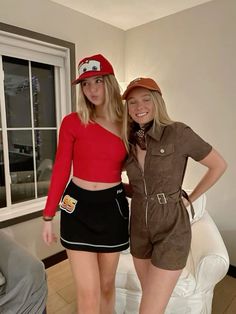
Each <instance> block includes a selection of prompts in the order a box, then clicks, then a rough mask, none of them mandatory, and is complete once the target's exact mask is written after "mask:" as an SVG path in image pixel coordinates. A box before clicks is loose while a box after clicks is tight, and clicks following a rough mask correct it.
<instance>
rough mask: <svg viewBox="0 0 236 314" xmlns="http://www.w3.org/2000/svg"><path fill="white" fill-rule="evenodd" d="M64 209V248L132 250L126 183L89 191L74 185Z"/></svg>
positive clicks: (66, 195)
mask: <svg viewBox="0 0 236 314" xmlns="http://www.w3.org/2000/svg"><path fill="white" fill-rule="evenodd" d="M60 209H61V223H60V227H61V244H62V245H63V246H64V247H65V248H67V249H70V250H78V251H89V252H101V253H102V252H104V253H105V252H120V251H122V250H125V249H127V248H128V247H129V231H128V230H129V206H128V201H127V199H126V196H125V192H124V188H123V185H122V183H121V184H119V185H117V186H115V187H112V188H109V189H105V190H99V191H89V190H85V189H82V188H80V187H79V186H77V185H76V184H75V183H73V181H70V183H69V184H68V186H67V187H66V189H65V191H64V194H63V197H62V200H61V203H60Z"/></svg>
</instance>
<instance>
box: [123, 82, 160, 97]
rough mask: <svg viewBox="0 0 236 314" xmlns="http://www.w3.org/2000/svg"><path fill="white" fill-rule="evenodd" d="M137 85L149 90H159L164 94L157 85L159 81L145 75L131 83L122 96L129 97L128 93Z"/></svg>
mask: <svg viewBox="0 0 236 314" xmlns="http://www.w3.org/2000/svg"><path fill="white" fill-rule="evenodd" d="M136 87H144V88H147V89H149V90H154V91H157V92H158V93H159V94H160V95H161V96H162V93H161V90H160V87H159V86H158V85H157V83H156V82H155V81H154V80H153V79H151V78H145V77H138V78H136V79H135V80H133V81H132V82H130V83H129V85H128V86H127V88H126V90H125V92H124V94H123V96H122V98H123V99H127V96H128V94H129V93H130V92H131V90H133V89H134V88H136Z"/></svg>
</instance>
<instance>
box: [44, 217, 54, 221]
mask: <svg viewBox="0 0 236 314" xmlns="http://www.w3.org/2000/svg"><path fill="white" fill-rule="evenodd" d="M43 220H44V221H52V220H53V217H45V216H43Z"/></svg>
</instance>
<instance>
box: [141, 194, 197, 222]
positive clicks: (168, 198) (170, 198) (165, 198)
mask: <svg viewBox="0 0 236 314" xmlns="http://www.w3.org/2000/svg"><path fill="white" fill-rule="evenodd" d="M135 194H136V193H135ZM137 194H138V193H137ZM142 195H143V194H142ZM181 197H184V198H185V199H186V200H187V201H188V202H189V205H190V209H191V215H192V219H194V215H195V214H194V208H193V204H192V202H191V201H190V199H189V197H188V194H187V192H186V191H184V190H178V191H177V192H174V193H156V194H151V195H147V196H146V198H149V199H151V200H155V199H157V201H158V203H159V204H167V203H169V202H176V201H178V200H180V199H181Z"/></svg>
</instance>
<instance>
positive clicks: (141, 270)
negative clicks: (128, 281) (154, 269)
mask: <svg viewBox="0 0 236 314" xmlns="http://www.w3.org/2000/svg"><path fill="white" fill-rule="evenodd" d="M133 262H134V267H135V270H136V273H137V275H138V278H139V281H140V283H141V286H142V289H143V287H144V282H145V279H146V278H147V274H148V270H149V267H150V266H151V260H150V259H140V258H136V257H133Z"/></svg>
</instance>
